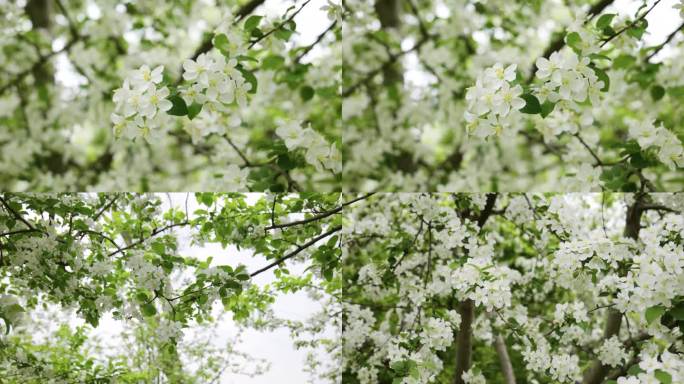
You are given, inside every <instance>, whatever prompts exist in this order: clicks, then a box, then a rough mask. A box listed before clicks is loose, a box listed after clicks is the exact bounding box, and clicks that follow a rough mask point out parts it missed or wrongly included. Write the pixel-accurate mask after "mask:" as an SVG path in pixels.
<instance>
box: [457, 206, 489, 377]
mask: <svg viewBox="0 0 684 384" xmlns="http://www.w3.org/2000/svg"><path fill="white" fill-rule="evenodd" d="M497 196H498V195H497V194H496V193H490V194H488V195H487V201H486V202H485V206H484V208H483V209H482V211H481V212H480V215H479V216H478V218H477V226H478V227H479V228H480V230H482V227H483V226H484V225H485V223H486V222H487V219H489V217H490V216H491V215H492V213H493V212H494V205H495V204H496V198H497ZM458 313H459V315H461V326H460V328H459V330H458V334H457V335H456V340H455V342H456V370H455V372H454V384H463V378H462V377H461V376H463V373H464V372H467V371H468V370H469V369H470V365H471V362H472V354H473V344H472V343H473V340H472V338H473V336H472V335H473V319H474V318H475V303H474V302H473V301H472V300H469V299H467V300H465V301H462V302H461V303H460V304H459V306H458Z"/></svg>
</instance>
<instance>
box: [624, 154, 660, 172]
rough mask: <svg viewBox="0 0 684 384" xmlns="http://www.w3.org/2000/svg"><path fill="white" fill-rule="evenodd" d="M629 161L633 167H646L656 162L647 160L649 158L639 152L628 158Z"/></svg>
mask: <svg viewBox="0 0 684 384" xmlns="http://www.w3.org/2000/svg"><path fill="white" fill-rule="evenodd" d="M629 163H630V164H631V165H632V166H633V167H634V168H637V169H643V168H648V167H650V166H652V165H655V164H656V163H653V162H652V161H649V159H648V158H647V157H644V156H643V154H641V153H635V154H633V155H632V156H631V157H630V159H629Z"/></svg>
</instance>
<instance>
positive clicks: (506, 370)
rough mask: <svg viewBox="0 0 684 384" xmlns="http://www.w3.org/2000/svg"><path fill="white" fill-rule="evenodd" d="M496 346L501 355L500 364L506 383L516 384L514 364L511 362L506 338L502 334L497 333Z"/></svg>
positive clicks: (498, 353) (497, 352)
mask: <svg viewBox="0 0 684 384" xmlns="http://www.w3.org/2000/svg"><path fill="white" fill-rule="evenodd" d="M494 348H496V354H497V355H498V356H499V364H500V365H501V373H503V375H504V380H505V383H506V384H515V373H514V372H513V364H511V358H510V357H509V356H508V349H506V340H504V338H503V336H501V334H496V336H495V337H494Z"/></svg>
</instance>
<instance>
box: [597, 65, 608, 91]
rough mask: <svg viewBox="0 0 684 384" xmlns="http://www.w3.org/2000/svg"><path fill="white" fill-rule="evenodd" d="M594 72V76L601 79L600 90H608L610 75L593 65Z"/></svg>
mask: <svg viewBox="0 0 684 384" xmlns="http://www.w3.org/2000/svg"><path fill="white" fill-rule="evenodd" d="M593 69H594V73H596V76H597V77H598V78H599V80H601V81H603V88H601V92H608V90H609V89H610V77H608V74H607V73H606V71H604V70H603V69H601V68H596V67H593Z"/></svg>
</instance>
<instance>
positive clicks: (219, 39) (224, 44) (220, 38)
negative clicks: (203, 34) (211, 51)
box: [214, 33, 230, 56]
mask: <svg viewBox="0 0 684 384" xmlns="http://www.w3.org/2000/svg"><path fill="white" fill-rule="evenodd" d="M214 47H216V48H217V49H218V50H219V51H221V53H222V54H223V55H224V56H228V54H229V51H230V42H229V41H228V36H226V35H225V34H224V33H220V34H218V35H216V36H214Z"/></svg>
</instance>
